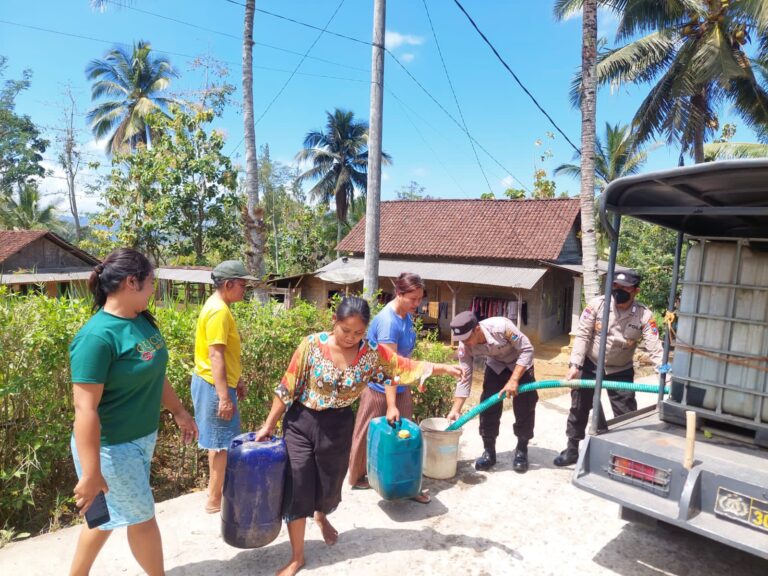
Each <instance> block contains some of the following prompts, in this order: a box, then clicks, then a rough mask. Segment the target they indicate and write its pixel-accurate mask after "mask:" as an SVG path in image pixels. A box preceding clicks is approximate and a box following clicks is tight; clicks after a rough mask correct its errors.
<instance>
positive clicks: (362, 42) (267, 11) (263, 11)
mask: <svg viewBox="0 0 768 576" xmlns="http://www.w3.org/2000/svg"><path fill="white" fill-rule="evenodd" d="M224 1H225V2H229V3H230V4H234V5H236V6H242V7H243V8H245V4H243V3H242V2H236V1H235V0H224ZM256 12H259V13H261V14H266V15H267V16H272V17H273V18H277V19H279V20H285V21H286V22H291V23H293V24H298V25H299V26H304V27H305V28H311V29H312V30H319V31H320V32H323V33H324V34H330V35H331V36H336V37H338V38H344V39H345V40H350V41H352V42H357V43H358V44H365V45H366V46H371V43H370V42H367V41H366V40H360V38H354V37H352V36H347V35H346V34H340V33H338V32H332V31H331V30H323V29H322V28H320V27H319V26H315V25H313V24H308V23H307V22H302V21H301V20H295V19H294V18H289V17H288V16H283V15H282V14H275V13H274V12H270V11H269V10H264V9H263V8H256Z"/></svg>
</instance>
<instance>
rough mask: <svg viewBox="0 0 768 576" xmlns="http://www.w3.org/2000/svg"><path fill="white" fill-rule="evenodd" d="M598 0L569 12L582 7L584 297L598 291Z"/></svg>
mask: <svg viewBox="0 0 768 576" xmlns="http://www.w3.org/2000/svg"><path fill="white" fill-rule="evenodd" d="M565 3H566V0H558V1H557V2H556V3H555V17H556V18H557V19H563V18H564V12H563V8H562V6H561V5H563V4H565ZM598 4H599V0H580V1H579V2H578V7H573V8H571V9H570V10H569V11H568V14H570V13H573V12H576V11H577V10H579V11H581V16H582V26H581V70H583V71H584V72H585V73H584V78H583V80H584V81H583V82H581V81H580V82H579V87H578V90H579V105H580V108H581V166H580V170H579V175H580V176H579V178H580V180H581V186H580V193H579V203H580V206H581V210H580V215H581V253H582V260H581V267H582V275H583V277H584V294H585V296H586V298H587V300H590V299H592V298H594V297H595V296H597V295H598V293H599V291H600V278H599V276H598V273H597V228H596V226H595V210H594V206H595V154H594V150H595V125H596V122H597V98H596V93H597V81H596V76H595V74H596V70H595V65H596V61H597V6H598Z"/></svg>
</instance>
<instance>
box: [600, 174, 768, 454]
mask: <svg viewBox="0 0 768 576" xmlns="http://www.w3.org/2000/svg"><path fill="white" fill-rule="evenodd" d="M623 216H632V217H634V218H638V219H640V220H643V221H645V222H649V223H651V224H655V225H659V226H663V227H665V228H669V229H671V230H674V231H676V232H677V243H676V250H675V260H674V266H673V271H672V282H671V286H670V292H669V298H668V305H667V308H668V310H673V308H674V302H675V297H676V294H677V287H678V284H679V282H680V261H681V254H682V248H683V244H684V243H685V242H686V241H690V240H697V241H701V242H702V250H703V251H704V250H706V242H707V241H710V240H722V241H730V242H734V243H736V245H737V246H738V254H737V260H738V261H737V265H736V266H735V267H734V270H735V273H734V277H733V278H732V279H729V280H728V281H727V282H724V283H722V287H724V288H726V289H728V290H729V291H730V293H729V301H728V306H729V309H728V312H727V313H728V314H731V317H729V318H724V317H723V316H717V317H716V316H713V315H711V314H698V313H695V314H694V315H693V316H692V317H690V318H689V320H691V321H693V322H694V328H693V330H694V334H695V330H696V325H695V323H696V322H701V321H707V320H720V321H724V320H727V321H726V322H725V324H726V325H727V329H726V330H725V332H726V338H725V341H724V342H723V344H722V346H721V347H720V349H719V350H717V352H719V353H720V354H724V355H727V357H728V358H730V357H732V356H738V354H734V353H733V351H731V350H729V347H730V344H731V338H732V333H733V323H734V319H733V316H732V313H733V310H734V306H735V304H734V302H735V299H736V298H735V295H736V292H737V290H739V289H742V288H744V286H742V285H739V281H740V277H739V274H740V271H741V269H742V266H741V254H742V250H743V248H744V247H748V248H750V249H752V250H755V251H766V250H768V160H732V161H723V162H711V163H705V164H698V165H694V166H689V167H683V168H674V169H670V170H664V171H658V172H650V173H647V174H642V175H638V176H629V177H625V178H621V179H618V180H615V181H614V182H612V183H611V184H609V185H608V187H607V188H606V189H605V191H604V192H603V194H602V195H601V197H600V208H599V217H600V220H601V223H602V226H603V228H604V229H605V230H606V232H607V234H608V236H609V238H610V239H611V245H610V256H609V261H608V272H607V274H606V279H605V294H606V299H608V298H610V292H611V287H612V285H613V275H614V267H615V264H616V254H617V251H618V242H619V233H620V226H621V219H622V217H623ZM703 261H704V254H703V253H702V255H701V262H703ZM698 282H699V283H700V284H701V283H703V282H702V281H701V280H700V279H699V280H698ZM749 288H755V290H765V288H761V287H749ZM609 312H610V307H609V306H605V307H604V311H603V321H602V331H601V334H600V347H599V355H598V362H597V376H596V379H597V382H596V385H595V395H594V408H595V410H597V409H598V407H599V405H600V404H599V402H600V395H601V389H602V380H603V379H602V377H601V376H602V372H603V369H604V366H605V347H606V332H607V327H608V314H609ZM697 316H698V317H697ZM744 321H745V320H739V322H744ZM755 323H756V324H757V325H759V326H763V327H764V326H766V322H765V319H764V318H763V319H761V320H756V321H755ZM670 344H671V342H670V335H669V330H666V331H665V337H664V355H663V365H664V368H665V369H666V367H667V366H668V360H669V349H670ZM741 356H751V357H752V358H751V360H753V361H755V362H758V361H763V362H764V359H765V357H766V356H768V349H766V350H761V351H760V353H759V354H752V355H749V354H747V355H744V354H742V355H741ZM726 370H727V368H726V367H723V368H722V369H720V370H718V371H717V374H715V376H714V377H713V378H707V380H706V381H705V382H694V381H692V380H691V379H690V378H685V379H683V378H681V379H675V380H674V381H673V393H672V395H671V396H672V397H671V398H667V399H665V398H664V392H663V388H664V386H663V384H664V380H665V373H664V372H665V371H666V370H663V371H662V373H661V374H660V376H659V379H660V384H661V386H660V391H659V397H658V405H657V407H658V409H659V411H660V414H661V418H662V419H663V420H666V421H669V422H674V423H684V421H685V411H686V410H695V411H696V412H698V413H699V414H700V415H701V416H702V417H703V418H705V419H707V420H711V421H716V422H724V423H727V424H733V425H737V426H739V427H744V428H748V429H751V430H752V431H753V432H754V434H755V442H756V443H758V444H760V445H763V446H768V422H766V420H765V419H764V417H763V414H764V408H765V407H766V406H767V405H768V399H766V398H767V397H768V371H765V370H763V371H762V374H761V376H760V378H761V384H760V385H758V386H755V387H754V389H751V390H745V389H742V388H738V389H737V391H738V392H739V393H744V394H747V395H749V396H750V397H751V400H752V401H753V403H754V406H755V409H754V410H753V417H752V418H747V417H742V416H734V415H732V414H728V413H726V412H724V411H723V398H724V396H725V394H727V393H733V392H734V389H733V387H732V386H728V385H726V384H725V383H724V380H723V378H722V377H723V375H724V373H725V371H726ZM673 377H674V375H673ZM698 384H705V385H707V386H709V387H714V388H715V389H716V401H715V405H714V406H713V407H712V408H706V407H704V406H702V405H701V394H700V393H697V390H698V389H697V387H696V386H697V385H698ZM657 407H654V406H652V407H650V408H649V409H647V410H653V409H655V408H657ZM595 413H596V412H595ZM636 414H637V413H633V414H629V415H624V416H622V417H619V418H614V419H613V420H611V421H609V423H608V424H609V427H610V425H611V424H615V423H618V422H620V421H624V420H626V419H628V418H631V417H632V416H634V415H636ZM590 433H591V434H593V435H594V434H596V433H597V419H594V418H593V421H592V425H591V429H590Z"/></svg>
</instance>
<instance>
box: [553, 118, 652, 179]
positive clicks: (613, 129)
mask: <svg viewBox="0 0 768 576" xmlns="http://www.w3.org/2000/svg"><path fill="white" fill-rule="evenodd" d="M647 158H648V153H647V152H646V151H645V149H643V147H642V146H640V145H639V144H638V142H637V140H636V139H635V138H634V135H633V134H632V130H631V129H630V127H629V126H628V125H626V124H625V125H620V124H615V125H611V124H610V123H608V122H606V123H605V133H604V135H603V137H602V138H600V137H599V136H598V137H597V138H596V139H595V191H596V192H602V191H603V190H604V189H605V187H606V186H607V185H608V183H609V182H611V181H613V180H615V179H616V178H621V177H622V176H629V175H631V174H637V172H638V171H639V170H640V168H641V167H642V166H643V164H645V161H646V160H647ZM554 174H555V175H556V176H571V177H573V178H578V179H580V178H581V166H580V165H577V164H561V165H560V166H558V167H557V168H555V170H554Z"/></svg>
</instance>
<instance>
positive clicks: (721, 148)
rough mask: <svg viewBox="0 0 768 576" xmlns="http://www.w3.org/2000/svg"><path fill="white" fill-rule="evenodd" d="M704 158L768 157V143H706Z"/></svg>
mask: <svg viewBox="0 0 768 576" xmlns="http://www.w3.org/2000/svg"><path fill="white" fill-rule="evenodd" d="M704 158H705V160H706V161H707V162H712V161H714V160H736V159H740V158H768V144H758V143H756V142H715V143H712V144H705V145H704Z"/></svg>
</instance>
